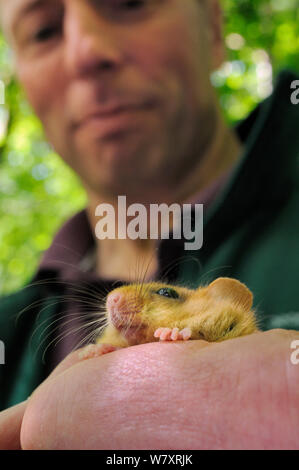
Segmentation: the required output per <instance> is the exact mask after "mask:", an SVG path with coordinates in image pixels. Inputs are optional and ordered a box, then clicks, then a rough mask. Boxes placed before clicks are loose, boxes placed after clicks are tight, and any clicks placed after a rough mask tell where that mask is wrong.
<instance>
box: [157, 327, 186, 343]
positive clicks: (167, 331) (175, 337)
mask: <svg viewBox="0 0 299 470" xmlns="http://www.w3.org/2000/svg"><path fill="white" fill-rule="evenodd" d="M154 337H155V338H159V339H160V341H182V340H183V341H187V340H188V339H190V338H191V330H190V328H184V329H183V330H181V331H180V330H179V329H178V328H157V330H156V331H155V332H154Z"/></svg>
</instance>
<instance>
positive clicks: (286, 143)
mask: <svg viewBox="0 0 299 470" xmlns="http://www.w3.org/2000/svg"><path fill="white" fill-rule="evenodd" d="M296 79H298V77H297V76H296V75H294V74H292V73H291V72H287V71H285V72H283V73H282V74H280V76H279V79H278V81H277V84H276V87H275V91H274V93H273V94H272V96H271V97H270V98H268V99H267V100H265V101H264V102H263V103H262V104H261V105H260V106H258V107H257V108H256V110H255V111H254V112H253V113H252V114H251V115H250V116H249V117H248V118H247V119H246V120H244V121H243V122H242V123H240V125H239V126H238V127H237V131H238V134H239V136H240V138H241V139H242V140H243V142H244V144H245V153H244V155H243V157H242V160H241V161H240V163H239V165H238V168H237V169H236V170H235V172H234V174H233V176H232V177H231V178H230V180H229V182H228V184H226V186H225V188H224V189H223V190H222V191H221V194H220V195H219V196H218V199H217V200H216V201H215V202H214V203H213V205H212V206H211V207H210V209H209V210H208V211H207V213H204V242H203V247H202V248H201V249H200V250H198V252H185V253H184V252H183V251H181V249H178V250H177V252H176V258H177V259H180V257H181V256H182V255H184V256H185V259H184V260H183V262H180V263H179V264H178V265H177V269H176V271H175V272H176V281H178V282H183V283H187V285H189V286H193V287H196V286H198V285H199V284H200V283H202V282H207V281H211V280H213V279H215V278H216V277H219V276H230V277H235V278H238V279H240V280H241V281H242V282H244V283H246V284H247V285H248V287H249V288H250V289H251V290H252V292H253V293H254V299H255V302H254V306H255V308H256V309H257V311H258V317H259V319H260V321H261V325H262V328H263V329H264V330H267V329H271V328H278V327H280V328H287V329H298V330H299V314H298V313H297V312H299V275H298V274H299V165H298V163H299V105H294V104H292V103H291V100H290V96H291V92H292V90H291V82H292V81H293V80H296ZM175 242H176V241H174V240H168V241H167V244H166V243H165V244H164V251H166V255H167V250H169V253H170V252H171V250H172V249H173V247H172V243H175ZM190 255H192V256H193V258H192V256H190ZM39 281H41V282H39V283H38V284H37V285H33V286H28V287H26V288H25V289H23V290H22V291H20V292H17V293H15V294H13V295H10V296H8V297H7V298H5V299H2V300H1V304H0V340H2V341H3V342H4V343H5V353H6V356H5V365H1V366H0V409H1V408H5V407H8V406H10V405H13V404H15V403H17V402H19V401H22V400H24V399H26V398H27V397H28V396H29V395H30V394H31V392H32V391H33V390H34V388H35V387H36V386H37V385H38V384H39V383H40V382H41V381H42V380H44V379H45V378H46V376H47V374H48V373H49V368H48V366H47V365H46V364H44V363H43V358H42V354H43V352H44V347H40V345H41V338H40V337H39V335H38V334H35V333H34V331H35V330H36V328H37V327H38V325H43V328H42V330H43V331H47V326H48V325H50V323H51V322H52V321H53V319H54V318H55V315H56V314H57V312H58V310H59V302H55V301H56V300H57V299H58V297H57V296H59V294H60V293H61V292H59V289H58V287H55V285H53V284H47V283H43V282H42V280H39ZM26 308H27V309H26ZM24 309H26V310H25V311H23V310H24ZM22 311H23V312H22ZM20 312H22V313H21V314H20V315H19V316H18V317H17V314H19V313H20ZM36 331H38V329H37V330H36ZM43 344H45V343H43Z"/></svg>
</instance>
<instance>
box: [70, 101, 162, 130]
mask: <svg viewBox="0 0 299 470" xmlns="http://www.w3.org/2000/svg"><path fill="white" fill-rule="evenodd" d="M152 108H153V104H152V103H142V104H130V103H128V104H115V105H110V106H109V107H108V106H106V107H101V108H100V107H99V108H97V109H94V110H93V111H91V112H89V113H86V114H85V115H84V116H83V117H82V118H81V119H78V120H76V121H74V122H73V125H72V129H73V130H74V131H75V132H78V131H79V132H81V131H82V132H83V131H87V130H88V131H90V132H96V134H97V135H99V137H103V138H104V137H109V136H111V135H116V134H120V133H125V132H127V131H130V130H131V131H132V130H136V129H137V128H138V123H139V122H140V120H141V119H142V117H143V116H144V114H145V113H146V112H147V111H149V110H150V109H152Z"/></svg>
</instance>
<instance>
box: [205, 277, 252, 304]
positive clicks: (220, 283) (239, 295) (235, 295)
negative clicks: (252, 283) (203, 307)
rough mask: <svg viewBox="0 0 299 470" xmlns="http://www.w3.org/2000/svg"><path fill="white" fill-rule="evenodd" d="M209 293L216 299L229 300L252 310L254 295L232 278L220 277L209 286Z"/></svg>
mask: <svg viewBox="0 0 299 470" xmlns="http://www.w3.org/2000/svg"><path fill="white" fill-rule="evenodd" d="M208 290H209V292H210V293H211V294H212V295H213V296H215V297H221V298H229V299H231V300H232V301H234V302H236V303H237V304H239V305H241V306H242V307H243V308H244V309H246V310H250V309H251V307H252V303H253V295H252V293H251V292H250V290H249V289H248V287H246V286H245V284H242V282H240V281H238V280H237V279H232V278H230V277H219V278H218V279H216V280H215V281H213V282H211V284H209V286H208Z"/></svg>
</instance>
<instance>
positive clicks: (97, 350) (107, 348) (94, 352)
mask: <svg viewBox="0 0 299 470" xmlns="http://www.w3.org/2000/svg"><path fill="white" fill-rule="evenodd" d="M117 349H120V348H117V347H116V346H112V344H89V345H88V346H85V348H83V349H81V350H80V351H79V354H78V357H79V359H80V360H85V359H91V358H93V357H99V356H103V355H104V354H108V353H110V352H113V351H116V350H117Z"/></svg>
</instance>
